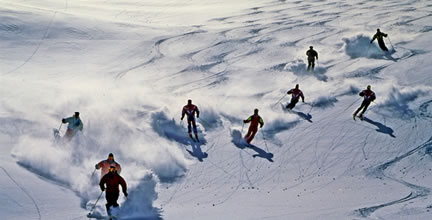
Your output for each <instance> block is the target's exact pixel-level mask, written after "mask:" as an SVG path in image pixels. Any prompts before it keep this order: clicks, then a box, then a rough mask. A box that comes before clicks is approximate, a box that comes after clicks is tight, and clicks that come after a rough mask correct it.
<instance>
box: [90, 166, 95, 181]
mask: <svg viewBox="0 0 432 220" xmlns="http://www.w3.org/2000/svg"><path fill="white" fill-rule="evenodd" d="M95 172H96V168H95V169H94V170H93V173H92V175H91V176H90V179H91V178H93V175H94V174H95Z"/></svg>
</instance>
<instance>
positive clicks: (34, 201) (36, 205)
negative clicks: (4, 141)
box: [0, 167, 42, 220]
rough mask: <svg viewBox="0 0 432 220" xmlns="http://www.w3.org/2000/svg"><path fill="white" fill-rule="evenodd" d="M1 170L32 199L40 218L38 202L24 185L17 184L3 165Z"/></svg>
mask: <svg viewBox="0 0 432 220" xmlns="http://www.w3.org/2000/svg"><path fill="white" fill-rule="evenodd" d="M0 168H1V169H2V170H3V172H4V173H5V174H6V176H8V178H9V179H10V180H12V182H14V184H15V185H16V186H17V187H18V188H19V189H20V190H21V191H22V192H23V193H24V194H25V195H26V196H27V197H28V198H29V199H30V200H31V201H32V203H33V205H34V207H35V209H36V212H37V215H38V219H39V220H40V219H42V215H41V212H40V209H39V206H38V204H37V202H36V200H35V199H34V198H33V197H32V196H31V195H30V193H29V192H28V191H27V190H26V189H25V188H24V187H22V186H21V184H19V183H18V182H17V181H16V180H15V179H14V178H13V177H12V176H11V175H10V174H9V173H8V172H7V170H6V169H5V168H4V167H0Z"/></svg>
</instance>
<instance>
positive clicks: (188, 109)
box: [181, 99, 199, 140]
mask: <svg viewBox="0 0 432 220" xmlns="http://www.w3.org/2000/svg"><path fill="white" fill-rule="evenodd" d="M195 114H196V117H197V118H199V110H198V107H197V106H196V105H194V104H192V100H190V99H189V100H188V103H187V105H185V106H183V110H182V116H181V120H183V118H184V117H185V115H187V123H188V133H189V137H191V138H193V137H192V127H193V132H194V134H195V138H196V139H197V140H198V130H197V126H196V121H195Z"/></svg>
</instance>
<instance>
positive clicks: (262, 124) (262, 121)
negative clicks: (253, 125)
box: [258, 117, 264, 128]
mask: <svg viewBox="0 0 432 220" xmlns="http://www.w3.org/2000/svg"><path fill="white" fill-rule="evenodd" d="M258 122H259V123H260V125H261V126H260V128H262V127H263V126H264V120H263V119H262V118H261V117H260V118H259V121H258Z"/></svg>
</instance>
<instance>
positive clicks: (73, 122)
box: [62, 112, 84, 141]
mask: <svg viewBox="0 0 432 220" xmlns="http://www.w3.org/2000/svg"><path fill="white" fill-rule="evenodd" d="M62 123H63V124H66V123H68V127H67V130H66V134H65V135H64V138H65V139H66V140H67V141H70V140H71V139H72V137H74V136H75V134H76V133H77V132H78V130H79V131H82V130H83V126H84V125H83V123H82V121H81V119H80V117H79V112H75V114H74V115H73V116H72V117H69V118H63V119H62Z"/></svg>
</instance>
